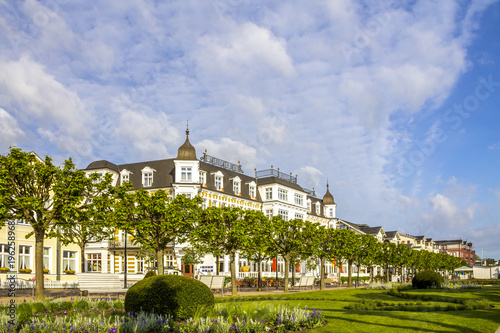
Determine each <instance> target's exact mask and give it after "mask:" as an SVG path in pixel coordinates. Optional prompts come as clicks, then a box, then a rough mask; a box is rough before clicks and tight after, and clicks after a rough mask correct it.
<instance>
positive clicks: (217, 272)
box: [215, 256, 219, 275]
mask: <svg viewBox="0 0 500 333" xmlns="http://www.w3.org/2000/svg"><path fill="white" fill-rule="evenodd" d="M215 275H219V256H216V257H215Z"/></svg>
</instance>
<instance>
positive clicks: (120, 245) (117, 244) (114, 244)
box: [108, 240, 139, 248]
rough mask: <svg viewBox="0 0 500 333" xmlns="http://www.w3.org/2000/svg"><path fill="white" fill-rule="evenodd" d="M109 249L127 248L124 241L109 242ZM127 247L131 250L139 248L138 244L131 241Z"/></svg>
mask: <svg viewBox="0 0 500 333" xmlns="http://www.w3.org/2000/svg"><path fill="white" fill-rule="evenodd" d="M108 247H110V248H124V247H125V242H124V241H119V242H117V241H114V240H110V241H109V242H108ZM127 247H129V248H135V247H139V246H138V245H137V244H133V243H132V242H131V241H127Z"/></svg>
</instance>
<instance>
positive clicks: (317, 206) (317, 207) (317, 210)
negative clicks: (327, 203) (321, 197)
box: [316, 202, 320, 215]
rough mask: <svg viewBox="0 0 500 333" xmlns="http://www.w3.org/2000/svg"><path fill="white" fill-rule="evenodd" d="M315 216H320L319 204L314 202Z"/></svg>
mask: <svg viewBox="0 0 500 333" xmlns="http://www.w3.org/2000/svg"><path fill="white" fill-rule="evenodd" d="M316 214H318V215H319V214H320V210H319V202H316Z"/></svg>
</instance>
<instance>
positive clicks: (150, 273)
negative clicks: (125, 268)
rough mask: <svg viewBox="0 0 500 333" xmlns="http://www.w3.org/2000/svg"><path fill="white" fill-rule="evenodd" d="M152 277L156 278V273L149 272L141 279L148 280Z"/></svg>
mask: <svg viewBox="0 0 500 333" xmlns="http://www.w3.org/2000/svg"><path fill="white" fill-rule="evenodd" d="M152 276H156V272H155V271H149V272H147V273H146V275H144V278H143V279H145V278H150V277H152Z"/></svg>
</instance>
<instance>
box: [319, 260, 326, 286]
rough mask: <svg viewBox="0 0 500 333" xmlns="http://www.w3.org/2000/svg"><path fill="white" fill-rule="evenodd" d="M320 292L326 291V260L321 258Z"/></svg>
mask: <svg viewBox="0 0 500 333" xmlns="http://www.w3.org/2000/svg"><path fill="white" fill-rule="evenodd" d="M319 274H320V277H319V281H320V283H319V290H325V258H324V257H321V258H320V269H319Z"/></svg>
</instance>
